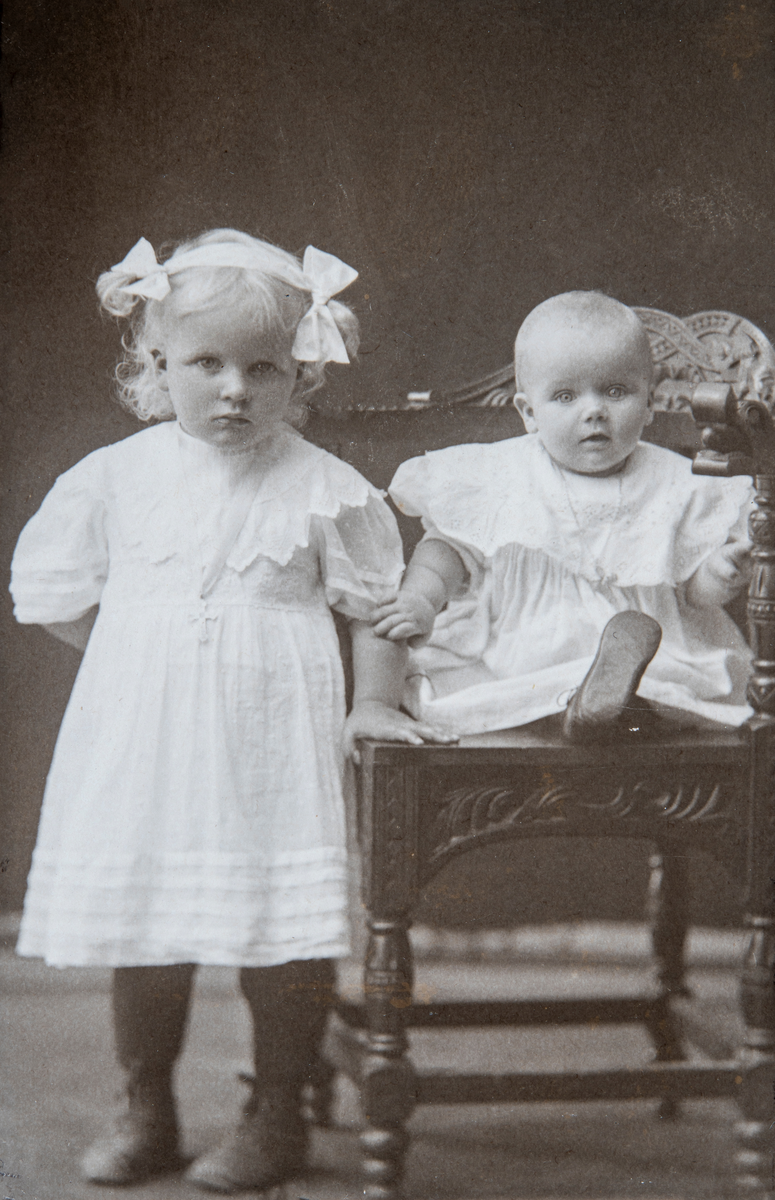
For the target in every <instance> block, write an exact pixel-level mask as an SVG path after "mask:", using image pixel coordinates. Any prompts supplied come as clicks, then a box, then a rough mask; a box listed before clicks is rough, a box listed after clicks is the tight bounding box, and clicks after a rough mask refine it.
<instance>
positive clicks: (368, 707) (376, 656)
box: [344, 621, 457, 763]
mask: <svg viewBox="0 0 775 1200" xmlns="http://www.w3.org/2000/svg"><path fill="white" fill-rule="evenodd" d="M350 635H351V638H352V647H353V675H354V682H355V687H354V694H353V707H352V712H351V713H350V715H349V717H348V718H347V721H346V723H345V729H344V750H345V754H347V755H349V756H351V757H352V759H353V761H354V762H356V763H357V762H358V753H357V751H356V750H355V743H356V741H357V739H358V738H361V737H373V738H384V739H386V740H387V741H392V742H408V743H409V744H410V745H412V746H419V745H421V744H422V743H423V742H454V741H456V740H457V739H456V738H454V737H452V736H451V735H449V734H446V733H441V732H440V731H439V730H438V729H434V728H433V727H432V726H431V725H426V724H425V723H424V722H423V721H414V720H413V719H412V718H411V717H410V716H407V715H406V713H402V712H399V711H398V708H399V705H400V703H401V697H402V696H403V691H404V677H405V673H406V646H405V645H404V644H403V643H402V644H401V645H395V644H394V643H393V642H389V641H381V640H380V639H379V638H377V637H376V636H375V633H374V630H373V629H372V628H371V627H370V626H369V625H367V624H366V623H365V622H364V621H351V622H350Z"/></svg>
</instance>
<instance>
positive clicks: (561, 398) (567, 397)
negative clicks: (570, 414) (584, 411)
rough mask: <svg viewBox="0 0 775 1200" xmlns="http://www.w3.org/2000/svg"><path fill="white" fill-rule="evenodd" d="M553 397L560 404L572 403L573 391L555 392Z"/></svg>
mask: <svg viewBox="0 0 775 1200" xmlns="http://www.w3.org/2000/svg"><path fill="white" fill-rule="evenodd" d="M554 398H555V400H557V401H558V403H560V404H572V403H573V392H557V394H556V395H555V397H554Z"/></svg>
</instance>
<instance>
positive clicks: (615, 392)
mask: <svg viewBox="0 0 775 1200" xmlns="http://www.w3.org/2000/svg"><path fill="white" fill-rule="evenodd" d="M626 394H627V393H626V392H625V390H624V388H623V387H621V386H620V385H619V384H618V383H617V384H615V385H614V386H613V387H610V388H609V389H608V391H607V392H606V395H607V396H610V398H611V399H612V400H621V398H622V396H625V395H626Z"/></svg>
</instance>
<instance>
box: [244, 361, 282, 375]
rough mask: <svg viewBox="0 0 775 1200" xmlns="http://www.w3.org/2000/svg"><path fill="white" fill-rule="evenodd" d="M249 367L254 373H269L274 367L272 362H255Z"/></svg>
mask: <svg viewBox="0 0 775 1200" xmlns="http://www.w3.org/2000/svg"><path fill="white" fill-rule="evenodd" d="M250 369H251V371H252V372H253V374H254V375H269V374H270V372H272V371H274V370H275V369H276V368H275V365H274V363H271V362H257V363H254V364H253V366H252V367H251V368H250Z"/></svg>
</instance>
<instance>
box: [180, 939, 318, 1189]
mask: <svg viewBox="0 0 775 1200" xmlns="http://www.w3.org/2000/svg"><path fill="white" fill-rule="evenodd" d="M334 979H335V974H334V966H333V963H332V962H330V960H328V959H313V960H309V961H300V962H291V963H284V964H283V965H282V966H279V967H264V968H244V969H243V970H242V971H241V972H240V986H241V987H242V991H243V994H244V996H245V998H246V1000H247V1001H248V1005H249V1007H250V1012H251V1016H252V1019H253V1045H254V1063H255V1077H254V1078H250V1077H245V1076H243V1080H244V1081H245V1082H247V1083H249V1084H250V1086H251V1095H250V1097H249V1099H248V1101H247V1103H246V1105H245V1107H244V1109H243V1111H242V1117H241V1119H240V1121H239V1123H238V1124H237V1126H236V1127H235V1128H234V1129H232V1130H231V1131H230V1132H229V1133H228V1134H227V1135H226V1137H225V1138H224V1140H223V1141H222V1142H221V1143H220V1145H219V1146H218V1147H217V1148H216V1149H215V1150H213V1151H212V1152H211V1153H209V1154H205V1155H204V1156H203V1157H202V1158H199V1159H197V1161H196V1162H195V1163H194V1164H193V1165H192V1166H191V1167H190V1168H189V1170H188V1171H187V1172H186V1179H187V1180H188V1181H189V1183H193V1184H196V1185H197V1186H198V1187H200V1188H204V1189H205V1190H208V1191H213V1192H220V1193H222V1194H224V1195H229V1194H233V1193H235V1192H241V1191H246V1190H248V1189H250V1190H261V1189H262V1188H269V1187H273V1186H274V1185H276V1184H279V1183H282V1182H283V1181H284V1180H287V1179H291V1178H292V1177H293V1176H294V1175H299V1174H301V1173H302V1171H303V1170H304V1164H305V1156H306V1151H307V1142H308V1131H307V1123H306V1121H305V1119H304V1116H303V1115H302V1091H303V1089H304V1088H305V1086H306V1085H308V1084H310V1082H311V1081H313V1079H314V1076H315V1067H316V1063H317V1057H318V1054H319V1051H320V1043H321V1041H322V1038H323V1034H324V1032H325V1026H326V1019H327V1014H328V1009H329V1008H330V1005H331V1003H332V1000H333V993H334Z"/></svg>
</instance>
